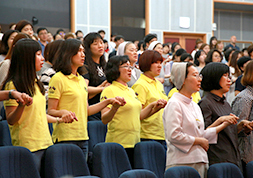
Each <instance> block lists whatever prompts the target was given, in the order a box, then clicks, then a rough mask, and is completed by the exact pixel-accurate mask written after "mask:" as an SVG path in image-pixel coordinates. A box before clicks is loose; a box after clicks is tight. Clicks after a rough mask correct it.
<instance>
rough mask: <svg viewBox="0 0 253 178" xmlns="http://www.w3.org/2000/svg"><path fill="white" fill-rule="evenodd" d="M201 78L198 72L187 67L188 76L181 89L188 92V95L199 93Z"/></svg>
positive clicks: (193, 68) (191, 67)
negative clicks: (183, 88)
mask: <svg viewBox="0 0 253 178" xmlns="http://www.w3.org/2000/svg"><path fill="white" fill-rule="evenodd" d="M201 81H202V77H201V76H200V75H199V72H198V70H197V69H196V68H195V67H194V66H190V67H188V74H187V77H186V78H185V81H184V84H183V87H185V88H186V89H187V90H189V92H190V93H195V92H197V91H199V89H200V86H201Z"/></svg>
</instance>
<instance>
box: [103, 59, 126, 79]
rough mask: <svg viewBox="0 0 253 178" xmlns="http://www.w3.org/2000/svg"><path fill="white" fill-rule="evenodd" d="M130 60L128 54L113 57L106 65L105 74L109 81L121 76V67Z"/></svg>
mask: <svg viewBox="0 0 253 178" xmlns="http://www.w3.org/2000/svg"><path fill="white" fill-rule="evenodd" d="M127 61H129V58H128V56H127V55H124V56H113V57H111V58H110V59H109V60H108V62H107V64H106V66H105V75H106V79H107V81H108V82H109V83H112V82H113V81H115V80H117V79H118V78H119V76H120V71H119V67H120V66H121V65H122V64H125V63H126V62H127Z"/></svg>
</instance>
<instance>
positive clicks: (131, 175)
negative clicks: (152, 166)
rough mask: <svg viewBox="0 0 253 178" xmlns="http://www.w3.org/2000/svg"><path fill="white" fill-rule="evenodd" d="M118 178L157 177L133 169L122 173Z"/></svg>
mask: <svg viewBox="0 0 253 178" xmlns="http://www.w3.org/2000/svg"><path fill="white" fill-rule="evenodd" d="M119 178H157V176H156V175H155V173H153V172H152V171H150V170H147V169H134V170H129V171H125V172H123V173H122V174H121V175H120V176H119Z"/></svg>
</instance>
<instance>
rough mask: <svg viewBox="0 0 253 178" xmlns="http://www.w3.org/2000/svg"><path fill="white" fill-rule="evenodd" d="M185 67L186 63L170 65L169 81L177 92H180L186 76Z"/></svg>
mask: <svg viewBox="0 0 253 178" xmlns="http://www.w3.org/2000/svg"><path fill="white" fill-rule="evenodd" d="M186 65H187V62H174V63H173V65H172V70H171V76H170V79H171V81H172V83H173V84H174V85H175V86H176V88H177V90H180V89H181V88H182V86H183V83H184V80H185V75H186Z"/></svg>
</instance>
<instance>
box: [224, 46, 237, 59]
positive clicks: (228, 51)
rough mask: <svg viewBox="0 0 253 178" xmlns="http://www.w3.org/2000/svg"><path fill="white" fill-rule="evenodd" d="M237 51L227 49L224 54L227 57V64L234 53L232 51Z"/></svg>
mask: <svg viewBox="0 0 253 178" xmlns="http://www.w3.org/2000/svg"><path fill="white" fill-rule="evenodd" d="M235 50H236V49H235V48H231V49H227V50H226V51H225V52H224V56H225V59H226V61H227V62H229V56H230V54H231V53H232V51H235Z"/></svg>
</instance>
